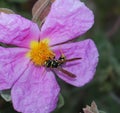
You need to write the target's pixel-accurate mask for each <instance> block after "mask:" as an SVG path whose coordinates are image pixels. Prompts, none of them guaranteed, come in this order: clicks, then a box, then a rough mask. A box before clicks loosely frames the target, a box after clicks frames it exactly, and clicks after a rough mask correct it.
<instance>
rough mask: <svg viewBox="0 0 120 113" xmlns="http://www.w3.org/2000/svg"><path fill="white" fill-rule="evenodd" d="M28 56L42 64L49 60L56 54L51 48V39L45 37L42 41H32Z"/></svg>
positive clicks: (36, 62) (35, 62)
mask: <svg viewBox="0 0 120 113" xmlns="http://www.w3.org/2000/svg"><path fill="white" fill-rule="evenodd" d="M27 56H28V57H29V58H30V59H31V61H32V62H33V63H34V64H35V65H39V66H42V65H44V64H45V62H46V61H47V60H49V59H53V58H54V56H55V54H54V52H53V51H52V50H51V49H50V46H49V39H44V40H42V41H40V42H37V41H32V42H31V43H30V51H29V52H28V53H27Z"/></svg>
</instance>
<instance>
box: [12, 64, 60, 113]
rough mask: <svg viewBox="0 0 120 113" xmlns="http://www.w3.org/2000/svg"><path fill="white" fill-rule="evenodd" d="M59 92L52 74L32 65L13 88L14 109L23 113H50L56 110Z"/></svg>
mask: <svg viewBox="0 0 120 113" xmlns="http://www.w3.org/2000/svg"><path fill="white" fill-rule="evenodd" d="M59 90H60V89H59V86H58V84H57V82H56V80H55V77H54V75H53V73H52V72H45V71H44V68H40V67H35V66H33V65H31V64H30V65H29V66H28V68H27V70H26V71H25V72H24V74H23V76H22V77H21V78H20V79H19V80H18V81H17V82H16V84H15V85H14V86H13V88H12V94H11V95H12V101H13V105H14V108H15V109H16V110H17V111H18V112H22V113H50V112H51V111H53V110H54V109H55V108H56V104H57V101H58V94H59Z"/></svg>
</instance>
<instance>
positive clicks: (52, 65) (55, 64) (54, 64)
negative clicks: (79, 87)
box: [45, 54, 81, 78]
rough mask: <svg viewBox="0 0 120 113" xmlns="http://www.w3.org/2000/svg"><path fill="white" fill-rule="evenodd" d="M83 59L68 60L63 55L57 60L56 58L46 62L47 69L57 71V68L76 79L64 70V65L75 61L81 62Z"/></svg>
mask: <svg viewBox="0 0 120 113" xmlns="http://www.w3.org/2000/svg"><path fill="white" fill-rule="evenodd" d="M80 59H81V58H71V59H66V57H65V56H64V55H63V54H62V55H61V56H60V57H59V58H58V59H55V57H54V58H53V59H49V60H47V61H46V62H45V67H47V68H50V69H52V70H53V69H55V68H57V69H58V70H59V71H61V72H62V73H64V74H66V75H68V76H69V77H71V78H75V77H76V75H75V74H73V73H71V72H69V71H67V70H65V69H63V68H62V65H63V64H65V63H66V62H72V61H75V60H80Z"/></svg>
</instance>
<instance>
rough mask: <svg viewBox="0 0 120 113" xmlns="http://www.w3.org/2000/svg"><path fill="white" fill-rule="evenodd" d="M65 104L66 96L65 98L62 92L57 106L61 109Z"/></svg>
mask: <svg viewBox="0 0 120 113" xmlns="http://www.w3.org/2000/svg"><path fill="white" fill-rule="evenodd" d="M63 105H64V98H63V96H62V94H61V93H60V94H59V101H58V105H57V108H58V109H59V108H61V107H63Z"/></svg>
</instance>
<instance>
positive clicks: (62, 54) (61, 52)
mask: <svg viewBox="0 0 120 113" xmlns="http://www.w3.org/2000/svg"><path fill="white" fill-rule="evenodd" d="M59 48H60V49H59V50H60V54H61V56H62V57H65V55H64V53H63V51H62V49H61V46H59Z"/></svg>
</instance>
